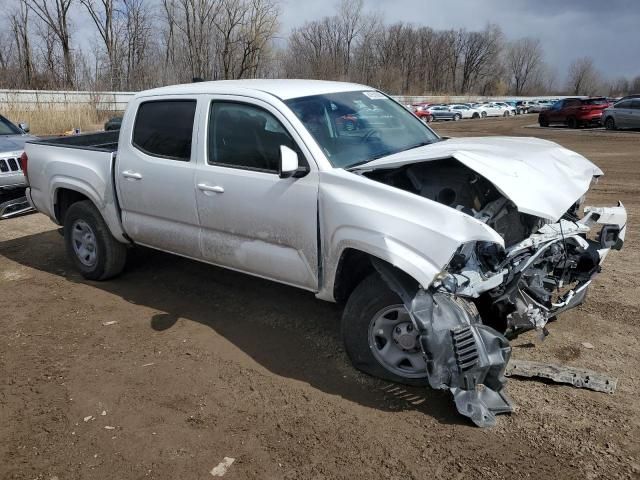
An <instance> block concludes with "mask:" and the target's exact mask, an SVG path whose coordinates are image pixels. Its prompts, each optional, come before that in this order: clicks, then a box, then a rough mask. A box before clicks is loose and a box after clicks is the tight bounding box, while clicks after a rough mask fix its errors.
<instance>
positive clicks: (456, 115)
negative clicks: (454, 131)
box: [453, 113, 462, 122]
mask: <svg viewBox="0 0 640 480" xmlns="http://www.w3.org/2000/svg"><path fill="white" fill-rule="evenodd" d="M461 118H462V115H460V114H459V113H456V114H455V115H454V116H453V121H454V122H457V121H458V120H460V119H461Z"/></svg>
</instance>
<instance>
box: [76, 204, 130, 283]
mask: <svg viewBox="0 0 640 480" xmlns="http://www.w3.org/2000/svg"><path fill="white" fill-rule="evenodd" d="M80 226H86V227H88V229H89V231H90V233H92V234H93V238H94V240H95V241H94V242H93V243H94V244H95V247H94V248H95V261H94V262H93V263H91V264H90V265H88V264H86V263H83V261H82V260H81V258H80V257H81V255H80V254H79V253H76V247H74V240H73V232H74V229H75V228H78V227H80ZM64 243H65V247H66V249H67V255H68V256H69V258H70V259H71V261H72V262H73V264H74V265H75V267H76V268H77V269H78V270H79V271H80V273H81V274H82V276H83V277H84V278H86V279H88V280H107V279H108V278H112V277H115V276H116V275H118V274H120V273H121V272H122V270H123V269H124V266H125V263H126V261H127V246H126V245H125V244H123V243H120V242H118V241H117V240H116V239H115V238H113V235H111V232H110V231H109V227H107V224H106V223H105V221H104V219H103V218H102V215H100V212H98V210H97V209H96V207H95V206H94V205H93V203H91V201H89V200H83V201H81V202H76V203H74V204H73V205H71V206H70V207H69V209H68V210H67V213H66V215H65V217H64ZM85 260H86V259H85Z"/></svg>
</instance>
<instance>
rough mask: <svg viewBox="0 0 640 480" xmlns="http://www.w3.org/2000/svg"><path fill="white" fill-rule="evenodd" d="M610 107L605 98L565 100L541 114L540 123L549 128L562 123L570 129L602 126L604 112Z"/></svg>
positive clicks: (559, 101) (539, 116)
mask: <svg viewBox="0 0 640 480" xmlns="http://www.w3.org/2000/svg"><path fill="white" fill-rule="evenodd" d="M608 106H609V101H608V100H607V99H606V98H604V97H593V98H564V99H562V100H558V101H557V102H556V103H554V104H553V105H552V106H551V108H549V109H548V110H544V111H542V112H540V114H539V115H538V123H539V124H540V126H541V127H548V126H549V125H550V124H552V123H562V124H564V125H567V126H569V128H579V127H581V126H585V125H600V124H601V123H602V112H603V111H604V109H605V108H607V107H608Z"/></svg>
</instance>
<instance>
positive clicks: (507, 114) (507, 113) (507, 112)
mask: <svg viewBox="0 0 640 480" xmlns="http://www.w3.org/2000/svg"><path fill="white" fill-rule="evenodd" d="M509 115H510V114H509V110H507V111H506V112H504V113H503V114H502V116H503V117H508V116H509Z"/></svg>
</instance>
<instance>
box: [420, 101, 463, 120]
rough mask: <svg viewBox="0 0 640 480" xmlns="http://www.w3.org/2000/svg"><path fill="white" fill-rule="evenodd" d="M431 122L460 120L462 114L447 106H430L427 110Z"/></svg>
mask: <svg viewBox="0 0 640 480" xmlns="http://www.w3.org/2000/svg"><path fill="white" fill-rule="evenodd" d="M428 112H429V114H431V117H432V118H433V120H454V121H458V120H460V119H462V112H460V111H458V110H453V109H452V108H451V107H449V106H448V105H432V106H430V107H429V108H428Z"/></svg>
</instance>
